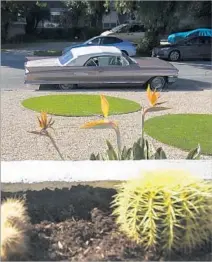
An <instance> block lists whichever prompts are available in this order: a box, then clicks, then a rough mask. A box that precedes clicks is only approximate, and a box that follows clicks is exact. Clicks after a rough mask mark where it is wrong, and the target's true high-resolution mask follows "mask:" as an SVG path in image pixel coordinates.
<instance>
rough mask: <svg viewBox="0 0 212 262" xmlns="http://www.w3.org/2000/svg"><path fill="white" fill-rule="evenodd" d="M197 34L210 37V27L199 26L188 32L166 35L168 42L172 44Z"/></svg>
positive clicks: (211, 35) (211, 31) (211, 32)
mask: <svg viewBox="0 0 212 262" xmlns="http://www.w3.org/2000/svg"><path fill="white" fill-rule="evenodd" d="M197 36H208V37H212V29H207V28H199V29H195V30H192V31H188V32H179V33H175V34H171V35H169V36H168V42H169V43H171V44H174V43H176V42H178V41H179V40H181V39H185V38H190V37H197Z"/></svg>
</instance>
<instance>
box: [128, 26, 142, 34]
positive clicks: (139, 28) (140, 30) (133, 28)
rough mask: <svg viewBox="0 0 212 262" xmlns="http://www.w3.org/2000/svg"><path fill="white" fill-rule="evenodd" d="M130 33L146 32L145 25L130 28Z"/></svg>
mask: <svg viewBox="0 0 212 262" xmlns="http://www.w3.org/2000/svg"><path fill="white" fill-rule="evenodd" d="M129 32H131V33H136V32H145V30H144V26H143V25H132V26H131V27H130V28H129Z"/></svg>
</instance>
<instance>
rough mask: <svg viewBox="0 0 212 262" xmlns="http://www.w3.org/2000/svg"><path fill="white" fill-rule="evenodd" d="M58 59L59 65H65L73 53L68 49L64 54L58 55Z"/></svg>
mask: <svg viewBox="0 0 212 262" xmlns="http://www.w3.org/2000/svg"><path fill="white" fill-rule="evenodd" d="M58 59H59V62H60V64H61V65H66V64H67V63H70V61H71V60H72V59H73V54H72V52H71V51H68V52H67V53H65V54H64V55H62V56H60V57H59V58H58Z"/></svg>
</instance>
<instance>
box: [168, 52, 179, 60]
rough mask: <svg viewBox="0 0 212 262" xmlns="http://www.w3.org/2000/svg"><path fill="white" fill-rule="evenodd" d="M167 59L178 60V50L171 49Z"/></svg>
mask: <svg viewBox="0 0 212 262" xmlns="http://www.w3.org/2000/svg"><path fill="white" fill-rule="evenodd" d="M169 60H170V61H173V62H174V61H179V60H180V51H178V50H173V51H171V52H170V54H169Z"/></svg>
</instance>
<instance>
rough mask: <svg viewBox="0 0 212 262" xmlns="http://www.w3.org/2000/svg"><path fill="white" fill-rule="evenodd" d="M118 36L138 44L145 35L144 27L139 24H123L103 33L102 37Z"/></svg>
mask: <svg viewBox="0 0 212 262" xmlns="http://www.w3.org/2000/svg"><path fill="white" fill-rule="evenodd" d="M109 35H110V36H116V37H119V38H121V39H124V40H127V41H131V42H135V43H136V42H138V41H139V40H141V38H143V37H144V35H145V28H144V25H142V24H139V23H129V24H121V25H119V26H116V27H114V28H112V29H111V30H108V31H105V32H103V33H101V36H109Z"/></svg>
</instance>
